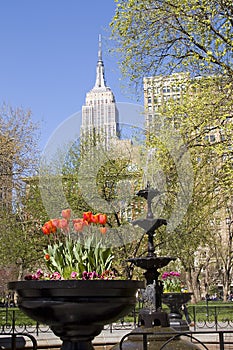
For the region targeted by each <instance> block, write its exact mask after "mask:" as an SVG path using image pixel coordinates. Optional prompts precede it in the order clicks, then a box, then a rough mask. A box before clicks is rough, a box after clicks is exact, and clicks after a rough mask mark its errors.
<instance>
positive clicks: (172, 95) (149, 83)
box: [143, 73, 189, 132]
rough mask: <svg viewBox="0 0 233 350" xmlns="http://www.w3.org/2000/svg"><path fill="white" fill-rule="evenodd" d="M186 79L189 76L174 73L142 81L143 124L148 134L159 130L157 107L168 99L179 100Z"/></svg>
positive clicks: (159, 120)
mask: <svg viewBox="0 0 233 350" xmlns="http://www.w3.org/2000/svg"><path fill="white" fill-rule="evenodd" d="M188 78H189V74H186V73H174V74H172V75H170V76H163V75H159V76H154V77H145V78H144V79H143V87H144V106H145V114H146V118H145V124H146V130H147V131H148V132H153V131H156V130H159V128H160V123H161V119H160V118H159V107H161V106H162V105H163V104H164V103H165V102H166V101H168V100H169V99H173V100H180V98H181V96H182V91H183V89H184V87H185V81H187V79H188Z"/></svg>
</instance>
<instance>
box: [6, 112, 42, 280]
mask: <svg viewBox="0 0 233 350" xmlns="http://www.w3.org/2000/svg"><path fill="white" fill-rule="evenodd" d="M37 140H38V125H37V124H35V123H34V122H33V121H32V118H31V112H30V111H24V110H23V109H22V108H16V109H14V108H12V107H10V106H7V105H3V106H2V107H1V109H0V157H1V158H0V161H1V164H0V175H1V176H0V204H1V206H0V218H1V224H2V231H1V237H0V244H1V249H0V259H1V265H2V266H4V267H9V266H14V267H15V269H16V270H17V271H18V275H19V277H21V276H20V275H21V270H22V269H24V268H26V267H28V266H30V265H31V264H32V263H33V262H34V261H35V260H36V259H37V258H38V256H37V247H38V240H37V239H36V236H35V229H36V223H35V220H34V218H33V217H32V216H30V215H28V214H27V213H26V212H25V211H24V210H23V202H24V199H25V193H26V186H25V181H24V179H25V178H27V177H28V176H32V175H34V174H35V173H36V169H37V166H38V157H39V152H38V148H37Z"/></svg>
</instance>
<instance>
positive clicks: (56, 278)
mask: <svg viewBox="0 0 233 350" xmlns="http://www.w3.org/2000/svg"><path fill="white" fill-rule="evenodd" d="M50 279H51V280H60V279H61V275H60V273H59V272H54V273H53V274H52V275H51V276H50Z"/></svg>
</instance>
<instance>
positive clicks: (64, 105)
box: [0, 0, 137, 148]
mask: <svg viewBox="0 0 233 350" xmlns="http://www.w3.org/2000/svg"><path fill="white" fill-rule="evenodd" d="M114 11H115V2H114V0H85V1H81V0H68V1H65V0H33V1H32V0H20V1H18V0H2V1H1V3H0V48H1V58H0V101H1V104H2V103H3V102H5V103H8V104H10V105H11V106H12V107H18V106H20V107H23V108H24V109H31V111H32V114H33V120H34V121H39V122H40V123H41V127H40V129H41V133H42V135H41V142H40V147H41V148H43V147H44V145H45V144H46V142H47V140H48V139H49V137H50V135H51V134H52V133H53V131H54V130H55V129H56V127H57V126H58V125H59V124H60V123H62V122H63V121H64V120H65V119H66V118H68V117H69V116H70V115H72V114H74V113H76V112H78V111H80V110H81V107H82V105H83V104H84V100H85V94H86V92H87V91H89V90H90V89H91V88H92V87H93V86H94V83H95V69H96V63H97V51H98V35H99V34H102V38H103V39H102V41H103V44H102V45H103V60H104V64H105V76H106V80H107V85H108V86H110V87H111V88H112V90H113V92H114V94H115V97H116V100H117V101H118V102H131V103H137V98H136V95H134V92H133V91H130V90H129V88H127V87H126V86H124V85H125V83H123V82H122V80H121V74H120V72H119V70H118V67H117V59H116V57H115V56H113V55H112V54H109V53H108V49H109V47H110V42H109V36H110V29H109V22H110V21H111V19H112V17H113V15H114ZM123 86H124V87H123Z"/></svg>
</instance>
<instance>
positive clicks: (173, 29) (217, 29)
mask: <svg viewBox="0 0 233 350" xmlns="http://www.w3.org/2000/svg"><path fill="white" fill-rule="evenodd" d="M116 3H117V8H116V12H115V16H114V18H113V20H112V23H111V26H112V31H113V38H114V39H115V42H116V47H117V51H118V52H119V53H120V62H121V63H120V65H121V68H122V71H123V73H125V74H129V76H130V78H131V80H132V81H133V82H135V81H137V82H138V81H140V80H141V79H142V77H143V76H153V75H157V74H170V73H171V72H172V71H190V72H191V73H194V74H195V75H203V73H208V74H209V73H210V72H211V73H213V72H214V73H216V74H217V73H218V74H224V76H227V77H228V78H229V79H231V80H232V73H233V65H232V63H233V61H232V59H233V8H232V1H231V0H202V1H196V0H191V1H190V0H189V1H188V0H177V1H175V2H174V1H172V0H165V1H162V0H145V1H139V0H116Z"/></svg>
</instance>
